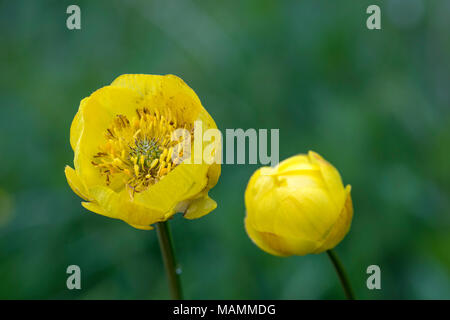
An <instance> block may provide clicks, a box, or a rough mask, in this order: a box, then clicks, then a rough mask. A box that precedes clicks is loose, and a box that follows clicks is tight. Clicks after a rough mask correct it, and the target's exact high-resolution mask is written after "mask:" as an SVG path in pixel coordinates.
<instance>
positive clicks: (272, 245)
mask: <svg viewBox="0 0 450 320" xmlns="http://www.w3.org/2000/svg"><path fill="white" fill-rule="evenodd" d="M245 230H246V231H247V234H248V235H249V237H250V239H252V241H253V242H254V243H255V244H256V245H257V246H258V247H259V248H261V249H262V250H264V251H266V252H267V253H270V254H273V255H276V256H280V257H288V256H291V255H299V256H302V255H306V254H308V253H311V252H312V251H313V250H314V249H315V248H316V246H317V244H316V243H314V242H312V241H309V240H306V239H301V238H290V237H285V236H280V235H276V234H274V233H270V232H259V231H258V230H256V229H255V228H254V227H253V226H252V225H251V223H249V221H248V219H247V218H246V219H245Z"/></svg>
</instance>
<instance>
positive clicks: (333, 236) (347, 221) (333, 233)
mask: <svg viewBox="0 0 450 320" xmlns="http://www.w3.org/2000/svg"><path fill="white" fill-rule="evenodd" d="M345 193H346V195H347V196H346V200H345V205H344V207H343V208H342V211H341V214H340V215H339V216H338V218H337V220H336V222H335V223H334V224H333V226H332V227H331V229H330V232H329V233H328V235H327V237H326V238H325V239H324V240H323V243H322V244H321V245H320V246H319V247H318V248H317V249H316V251H315V253H321V252H324V251H326V250H329V249H332V248H334V247H335V246H337V245H338V243H339V242H341V241H342V239H344V237H345V235H346V234H347V233H348V231H349V230H350V226H351V223H352V218H353V203H352V197H351V194H350V193H351V186H350V185H348V186H347V187H346V188H345Z"/></svg>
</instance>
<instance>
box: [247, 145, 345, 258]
mask: <svg viewBox="0 0 450 320" xmlns="http://www.w3.org/2000/svg"><path fill="white" fill-rule="evenodd" d="M350 190H351V187H350V185H347V186H346V187H344V185H343V184H342V180H341V177H340V175H339V172H338V171H337V170H336V168H335V167H333V166H332V165H331V164H330V163H328V162H327V161H326V160H325V159H323V158H322V157H321V156H320V155H318V154H317V153H315V152H312V151H310V152H309V153H308V155H297V156H294V157H291V158H289V159H286V160H285V161H283V162H281V163H280V164H278V165H277V166H276V167H274V168H270V167H263V168H260V169H259V170H257V171H256V172H255V173H254V174H253V176H252V177H251V179H250V181H249V183H248V186H247V190H246V192H245V206H246V210H247V214H246V217H245V228H246V230H247V234H248V235H249V237H250V238H251V239H252V240H253V242H254V243H255V244H256V245H257V246H258V247H260V248H261V249H262V250H264V251H266V252H268V253H270V254H273V255H277V256H291V255H306V254H310V253H321V252H324V251H326V250H329V249H332V248H334V247H335V246H336V245H337V244H338V243H339V242H340V241H341V240H342V239H343V238H344V236H345V235H346V234H347V232H348V231H349V229H350V225H351V221H352V217H353V206H352V199H351V196H350Z"/></svg>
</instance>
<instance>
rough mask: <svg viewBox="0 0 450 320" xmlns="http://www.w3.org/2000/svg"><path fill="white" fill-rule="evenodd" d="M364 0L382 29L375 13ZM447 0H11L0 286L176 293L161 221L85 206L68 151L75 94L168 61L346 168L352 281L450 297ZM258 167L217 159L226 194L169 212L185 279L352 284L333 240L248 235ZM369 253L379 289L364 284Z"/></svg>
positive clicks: (228, 104) (286, 289) (206, 93)
mask: <svg viewBox="0 0 450 320" xmlns="http://www.w3.org/2000/svg"><path fill="white" fill-rule="evenodd" d="M70 4H77V5H79V6H80V8H81V25H82V29H81V30H74V31H71V30H68V29H67V28H66V19H67V17H68V15H67V14H66V8H67V6H68V5H70ZM370 4H378V5H380V7H381V10H382V30H378V31H370V30H368V29H367V28H366V19H367V17H368V15H367V14H366V8H367V7H368V6H369V5H370ZM449 16H450V2H449V1H447V0H435V1H425V0H385V1H375V0H370V1H354V0H345V1H318V0H302V1H293V0H292V1H268V0H252V1H239V2H237V1H222V2H219V1H187V0H179V1H165V0H160V1H23V0H22V1H2V2H1V3H0V39H1V50H0V67H1V76H0V79H1V80H0V81H1V86H0V99H1V107H0V298H3V299H166V298H168V297H169V292H168V288H167V283H166V276H165V273H164V269H163V264H162V260H161V256H160V252H159V247H158V242H157V237H156V232H155V231H140V230H135V229H133V228H131V227H129V226H128V225H127V224H125V223H123V222H121V221H118V220H112V219H108V218H104V217H101V216H99V215H96V214H93V213H91V212H88V211H86V210H85V209H84V208H82V207H81V205H80V199H79V198H78V197H77V196H76V195H75V194H74V193H73V192H72V191H71V190H70V188H69V186H68V185H67V183H66V180H65V177H64V166H65V165H66V164H70V165H71V164H72V160H73V152H72V150H71V148H70V145H69V127H70V124H71V121H72V119H73V116H74V115H75V113H76V111H77V109H78V105H79V102H80V100H81V99H82V98H84V97H85V96H88V95H89V94H90V93H91V92H93V91H94V90H96V89H98V88H100V87H102V86H104V85H107V84H109V83H110V82H111V81H112V80H113V79H114V78H116V77H117V76H118V75H120V74H124V73H148V74H167V73H173V74H176V75H178V76H180V77H181V78H183V79H184V80H185V81H186V82H187V83H188V84H189V85H190V86H191V87H192V88H193V89H194V90H195V91H196V92H197V94H198V96H199V97H200V99H201V100H202V103H203V105H204V106H205V107H206V108H207V110H208V111H209V113H210V114H211V115H212V116H213V117H214V119H215V120H216V122H217V124H218V126H219V128H220V129H222V130H224V129H226V128H244V129H247V128H256V129H259V128H268V129H270V128H279V129H280V158H281V159H283V158H286V157H288V156H291V155H294V154H297V153H304V152H307V151H308V150H310V149H312V150H315V151H317V152H319V153H320V154H322V155H323V156H324V157H325V158H326V159H328V160H329V161H330V162H332V163H333V164H334V165H335V166H336V167H337V168H339V170H340V172H341V174H342V176H343V179H344V182H345V183H348V184H351V185H352V186H353V189H352V196H353V201H354V207H355V216H354V220H353V225H352V229H351V231H350V233H349V234H348V236H347V237H346V238H345V239H344V241H343V242H342V243H341V244H340V245H339V246H338V247H337V248H336V251H337V253H338V254H339V255H340V256H341V259H342V261H343V263H344V265H345V267H346V268H347V269H348V273H349V276H350V280H351V282H352V284H353V286H354V289H355V291H356V295H357V296H358V298H362V299H382V298H383V299H449V298H450V232H449V231H450V215H449V213H450V202H449V197H448V195H449V191H450V165H449V148H450V113H449V110H450V109H449V107H450V90H449V89H450V19H449ZM258 167H259V165H223V167H222V170H223V171H222V176H221V179H220V181H219V183H218V185H217V186H216V187H215V188H214V189H213V190H212V191H211V193H210V195H211V196H212V197H213V198H214V199H215V200H216V201H217V202H218V204H219V206H218V208H217V209H216V210H215V211H214V212H213V213H211V214H209V215H207V216H205V217H203V218H202V219H200V220H196V221H187V220H184V219H183V218H182V217H181V216H179V215H177V216H176V217H175V218H174V219H173V220H172V223H171V225H172V231H173V236H174V241H175V246H176V251H177V253H178V258H179V261H180V263H181V264H182V268H183V274H182V281H183V286H184V289H185V295H186V297H187V298H190V299H341V298H343V297H344V295H343V292H342V290H341V288H340V286H339V282H338V279H337V277H336V275H335V273H334V270H333V268H332V266H331V264H330V262H329V261H328V260H327V257H326V255H324V254H322V255H310V256H305V257H291V258H276V257H273V256H270V255H268V254H266V253H264V252H262V251H260V250H259V249H257V247H256V246H255V245H253V243H252V242H251V241H250V240H249V238H248V237H247V235H246V233H245V230H244V227H243V219H244V215H245V208H244V201H243V194H244V190H245V187H246V184H247V182H248V179H249V177H250V175H251V174H252V172H253V171H254V170H256V169H257V168H258ZM71 264H76V265H79V266H80V267H81V273H82V284H81V285H82V289H81V290H72V291H70V290H68V289H67V288H66V279H67V276H68V275H67V274H66V268H67V266H68V265H71ZM371 264H377V265H379V266H380V268H381V272H382V275H381V285H382V290H373V291H370V290H368V289H367V287H366V279H367V277H368V275H367V274H366V268H367V266H369V265H371Z"/></svg>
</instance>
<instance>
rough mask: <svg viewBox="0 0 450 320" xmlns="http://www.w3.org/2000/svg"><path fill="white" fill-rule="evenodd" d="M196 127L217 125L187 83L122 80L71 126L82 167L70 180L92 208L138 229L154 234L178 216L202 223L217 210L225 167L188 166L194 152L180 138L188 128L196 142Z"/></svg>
mask: <svg viewBox="0 0 450 320" xmlns="http://www.w3.org/2000/svg"><path fill="white" fill-rule="evenodd" d="M194 122H196V123H200V124H201V126H202V130H203V131H205V130H207V129H210V128H217V127H216V124H215V122H214V120H213V119H212V118H211V116H210V115H209V114H208V112H207V111H206V110H205V109H204V108H203V106H202V104H201V103H200V100H199V98H198V97H197V95H196V94H195V92H194V91H193V90H192V89H191V88H190V87H189V86H188V85H186V83H184V81H183V80H181V79H180V78H178V77H176V76H174V75H166V76H159V75H122V76H120V77H118V78H117V79H116V80H114V81H113V82H112V83H111V84H110V85H109V86H106V87H103V88H101V89H99V90H97V91H95V92H94V93H92V94H91V95H90V96H89V97H87V98H85V99H83V100H82V101H81V103H80V107H79V110H78V112H77V114H76V115H75V118H74V120H73V122H72V126H71V128H70V144H71V146H72V149H73V151H74V153H75V157H74V167H75V169H72V168H71V167H69V166H66V168H65V174H66V178H67V181H68V183H69V185H70V187H71V188H72V190H73V191H74V192H75V193H76V194H77V195H79V196H80V197H81V198H83V199H84V200H86V201H85V202H82V205H83V206H84V207H85V208H86V209H88V210H90V211H93V212H95V213H98V214H101V215H105V216H107V217H111V218H116V219H121V220H123V221H125V222H127V223H128V224H130V225H132V226H133V227H135V228H139V229H152V227H151V226H150V225H152V224H154V223H156V222H161V221H165V220H167V219H168V218H170V217H171V216H172V215H174V214H175V213H177V212H183V213H184V217H185V218H187V219H196V218H199V217H201V216H203V215H205V214H207V213H209V212H210V211H212V210H214V209H215V208H216V206H217V204H216V202H215V201H214V200H212V199H211V198H209V197H208V191H209V190H210V189H211V188H212V187H214V185H215V184H216V183H217V181H218V179H219V176H220V164H218V163H212V164H207V163H205V162H201V163H198V164H194V163H193V161H191V163H192V164H190V163H189V164H188V163H186V162H187V161H183V160H185V159H186V157H184V158H183V152H186V150H183V149H181V148H179V146H180V144H179V141H180V140H176V139H175V140H174V139H173V134H174V132H175V131H176V130H177V129H183V130H184V131H185V132H186V131H187V132H189V133H192V135H191V136H190V137H186V136H183V137H181V141H182V140H183V139H192V138H193V130H194ZM193 145H194V144H193V143H192V147H193ZM219 145H220V144H219ZM201 146H202V148H204V147H205V146H206V144H205V143H202V144H201ZM188 151H190V150H188ZM213 152H221V150H213ZM175 153H176V156H174V154H175ZM191 154H192V156H193V154H194V152H191ZM187 160H190V158H189V157H188V159H187Z"/></svg>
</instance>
